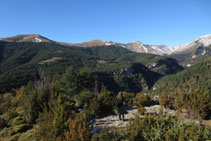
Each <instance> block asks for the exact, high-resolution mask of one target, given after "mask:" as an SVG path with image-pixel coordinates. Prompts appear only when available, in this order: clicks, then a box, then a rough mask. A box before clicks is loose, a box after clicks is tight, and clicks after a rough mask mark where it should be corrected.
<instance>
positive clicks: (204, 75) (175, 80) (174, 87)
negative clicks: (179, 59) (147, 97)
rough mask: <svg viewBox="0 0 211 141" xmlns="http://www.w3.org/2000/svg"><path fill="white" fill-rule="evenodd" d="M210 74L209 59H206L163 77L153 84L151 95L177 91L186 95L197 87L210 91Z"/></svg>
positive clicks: (210, 61)
mask: <svg viewBox="0 0 211 141" xmlns="http://www.w3.org/2000/svg"><path fill="white" fill-rule="evenodd" d="M210 73H211V57H208V58H206V59H205V60H202V61H201V62H199V63H197V64H195V65H193V66H192V67H189V68H186V69H185V70H183V71H181V72H178V73H176V74H173V75H169V76H165V77H163V78H162V79H160V80H159V81H157V82H156V83H155V84H154V86H153V90H152V93H153V95H156V94H161V93H162V92H166V93H176V92H177V91H178V90H184V91H186V92H187V93H188V92H189V91H191V90H193V89H196V88H198V87H200V89H203V90H211V75H210Z"/></svg>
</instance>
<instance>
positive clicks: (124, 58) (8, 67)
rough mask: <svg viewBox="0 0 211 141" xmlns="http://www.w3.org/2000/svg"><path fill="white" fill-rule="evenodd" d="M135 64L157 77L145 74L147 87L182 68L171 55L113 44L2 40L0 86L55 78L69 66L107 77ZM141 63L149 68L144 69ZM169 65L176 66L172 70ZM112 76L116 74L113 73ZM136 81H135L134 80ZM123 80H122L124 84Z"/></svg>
mask: <svg viewBox="0 0 211 141" xmlns="http://www.w3.org/2000/svg"><path fill="white" fill-rule="evenodd" d="M161 60H165V61H161ZM157 62H160V63H158V64H159V65H155V66H154V67H151V68H150V66H153V64H155V63H157ZM169 62H170V63H169ZM134 63H138V64H140V65H139V66H140V68H139V69H140V70H136V72H138V73H142V71H141V70H142V69H141V68H145V69H143V70H146V69H147V71H148V72H149V75H150V74H156V75H151V76H156V77H155V78H153V80H150V79H147V80H145V78H146V77H145V78H144V81H146V83H144V84H146V86H147V87H151V86H152V84H153V83H154V82H155V81H156V80H157V79H158V78H160V77H161V76H163V75H166V74H172V73H176V72H177V71H180V70H182V67H181V66H179V65H178V64H177V63H176V62H175V60H173V59H171V58H167V57H162V56H156V55H151V54H139V53H134V52H131V51H129V50H127V49H124V48H121V47H116V46H115V47H114V46H101V47H95V48H80V47H63V46H61V45H59V44H57V43H54V42H43V43H42V42H41V43H34V42H1V43H0V78H1V79H0V88H1V92H6V91H11V90H13V89H16V88H18V87H20V86H21V85H25V84H26V83H27V82H28V81H30V80H31V81H37V80H46V79H54V78H55V77H57V78H58V77H59V76H60V75H61V74H63V73H64V72H65V69H66V68H67V67H69V66H73V68H74V70H75V71H77V70H79V69H80V68H83V67H87V68H89V71H90V72H91V73H96V72H99V73H106V75H107V76H108V75H110V74H114V73H116V72H117V70H123V69H128V68H130V67H131V66H133V64H134ZM142 64H144V65H145V66H149V67H148V68H147V67H145V66H143V65H142ZM172 64H173V65H172ZM172 66H173V67H175V68H177V69H172ZM143 73H144V72H143ZM134 75H135V74H134ZM128 76H129V75H128ZM112 77H115V76H114V75H112ZM134 79H135V78H134ZM138 81H139V80H136V81H135V83H136V82H138ZM149 81H151V82H149ZM126 82H127V81H124V82H123V83H126ZM137 84H141V83H137ZM142 84H143V83H142ZM119 85H120V83H119V84H118V88H119V87H120V88H121V89H126V87H127V88H128V86H126V84H122V85H123V86H119ZM139 87H142V86H139ZM110 88H111V87H110ZM111 89H112V88H111ZM138 90H141V89H138ZM136 91H137V89H136Z"/></svg>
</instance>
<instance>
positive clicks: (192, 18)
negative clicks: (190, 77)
mask: <svg viewBox="0 0 211 141" xmlns="http://www.w3.org/2000/svg"><path fill="white" fill-rule="evenodd" d="M0 5H1V8H0V37H8V36H14V35H17V34H32V33H37V34H40V35H43V36H45V37H47V38H50V39H52V40H56V41H63V42H72V43H77V42H83V41H89V40H93V39H101V40H104V41H110V40H112V41H115V42H122V43H127V42H131V41H135V40H136V41H141V42H144V43H146V44H165V45H171V46H174V45H180V44H184V43H187V42H190V41H192V40H193V39H195V38H198V37H199V36H201V35H205V34H210V33H211V8H210V7H211V0H1V1H0Z"/></svg>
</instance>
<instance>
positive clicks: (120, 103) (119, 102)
mask: <svg viewBox="0 0 211 141" xmlns="http://www.w3.org/2000/svg"><path fill="white" fill-rule="evenodd" d="M124 103H125V99H124V97H123V93H122V92H119V93H118V95H117V100H116V104H117V108H118V114H119V120H123V121H124V108H123V105H124ZM121 116H122V118H121Z"/></svg>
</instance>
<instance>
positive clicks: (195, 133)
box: [127, 115, 211, 141]
mask: <svg viewBox="0 0 211 141" xmlns="http://www.w3.org/2000/svg"><path fill="white" fill-rule="evenodd" d="M127 130H128V132H129V139H130V140H138V139H139V140H147V141H151V140H208V139H210V138H211V129H207V128H205V127H204V126H196V125H195V123H191V122H190V123H184V122H183V121H181V120H177V119H175V118H173V117H170V116H164V117H157V116H154V115H153V116H146V117H144V118H143V119H139V117H136V118H135V119H134V120H133V121H132V122H130V124H129V126H128V129H127Z"/></svg>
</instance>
